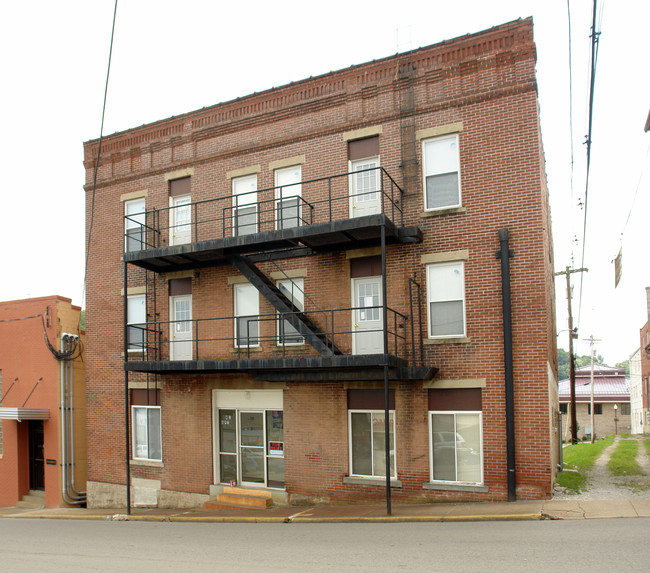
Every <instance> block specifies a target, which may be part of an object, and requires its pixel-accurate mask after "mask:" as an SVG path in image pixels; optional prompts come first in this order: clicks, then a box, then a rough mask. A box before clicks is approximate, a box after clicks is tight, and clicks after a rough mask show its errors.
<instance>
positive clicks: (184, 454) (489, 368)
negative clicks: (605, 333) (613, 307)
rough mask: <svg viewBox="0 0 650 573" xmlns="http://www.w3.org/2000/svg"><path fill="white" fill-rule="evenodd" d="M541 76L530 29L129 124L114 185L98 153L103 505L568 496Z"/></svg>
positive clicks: (97, 396) (99, 489) (522, 26)
mask: <svg viewBox="0 0 650 573" xmlns="http://www.w3.org/2000/svg"><path fill="white" fill-rule="evenodd" d="M535 60H536V54H535V45H534V43H533V25H532V20H531V19H527V20H519V21H516V22H512V23H509V24H504V25H502V26H499V27H496V28H493V29H490V30H487V31H484V32H481V33H478V34H474V35H469V36H465V37H462V38H458V39H455V40H451V41H447V42H443V43H441V44H438V45H433V46H429V47H425V48H421V49H418V50H414V51H412V52H408V53H405V54H399V55H396V56H393V57H389V58H384V59H381V60H376V61H373V62H370V63H366V64H362V65H359V66H353V67H351V68H348V69H345V70H341V71H336V72H332V73H329V74H326V75H323V76H319V77H313V78H309V79H306V80H303V81H299V82H295V83H292V84H290V85H287V86H284V87H279V88H275V89H272V90H268V91H265V92H261V93H257V94H253V95H250V96H247V97H243V98H238V99H237V100H235V101H231V102H227V103H222V104H219V105H215V106H213V107H209V108H204V109H201V110H198V111H194V112H190V113H187V114H185V115H181V116H178V117H173V118H170V119H166V120H162V121H159V122H156V123H154V124H151V125H145V126H142V127H138V128H134V129H131V130H128V131H125V132H123V133H117V134H114V135H112V136H109V137H107V138H105V139H104V140H103V142H102V147H101V155H100V158H99V165H98V173H97V184H96V187H95V188H94V189H93V179H94V170H95V166H96V160H97V155H98V143H99V142H98V141H96V140H95V141H89V142H87V143H86V144H85V166H86V174H87V175H86V181H87V184H86V196H87V218H88V221H89V222H90V221H91V220H92V235H91V236H90V237H89V245H90V251H89V256H88V275H87V276H88V281H87V324H88V348H89V350H88V440H89V485H88V492H89V505H91V506H93V505H94V506H101V505H104V506H116V505H124V504H125V502H126V488H125V487H124V486H125V483H126V482H127V479H128V480H129V481H130V483H131V485H132V490H131V493H130V496H131V503H134V504H135V505H158V506H184V505H185V506H192V505H197V504H200V503H202V502H204V501H206V500H208V499H209V498H211V497H215V496H217V495H218V494H219V493H223V491H225V490H224V488H225V487H226V486H228V485H230V484H231V482H232V484H233V485H234V486H235V489H237V488H252V489H255V488H257V489H259V490H263V491H267V492H271V493H272V494H273V497H274V498H275V499H276V501H278V502H285V503H301V502H310V503H313V502H319V501H325V502H370V501H381V500H382V499H383V498H384V496H385V495H386V486H387V483H386V473H387V471H386V470H387V469H388V471H389V472H390V484H391V489H390V491H391V496H392V498H393V499H396V500H399V501H406V500H435V499H466V500H504V499H509V498H510V499H512V493H515V492H513V491H512V489H515V490H516V496H517V497H518V498H520V499H538V498H546V497H548V496H550V492H551V488H552V483H553V480H554V475H555V471H556V464H557V441H558V438H559V428H558V425H557V419H558V417H557V359H556V347H555V323H554V310H555V309H554V291H553V252H552V240H551V229H550V215H549V205H548V196H547V188H546V179H545V170H544V157H543V150H542V142H541V134H540V125H539V115H538V102H537V86H536V80H535ZM122 226H123V227H124V233H123V232H122ZM87 227H88V228H89V229H90V228H91V226H90V225H87ZM500 239H501V242H500ZM500 249H501V251H500V252H501V253H505V255H504V256H502V257H501V258H498V257H496V256H495V253H496V254H497V255H498V252H497V251H499V250H500ZM513 251H514V253H513ZM508 252H510V254H511V255H512V256H511V257H510V258H508V256H507V253H508ZM508 264H509V273H508V272H507V270H504V272H503V273H502V267H503V268H505V269H507V267H508ZM504 277H505V278H504ZM508 286H509V293H510V304H509V305H508V304H506V306H505V308H509V309H510V310H511V321H508V319H509V318H510V314H509V313H508V312H506V323H510V322H511V329H509V328H505V330H504V311H503V309H504V305H503V296H502V295H503V293H504V288H505V291H508V288H507V287H508ZM506 300H507V298H506ZM504 332H505V333H506V336H505V340H506V344H505V345H504ZM509 332H511V333H512V337H511V345H510V344H509V343H508V341H510V337H509V336H508V333H509ZM510 348H511V349H512V352H511V353H510V351H509V349H510ZM504 349H505V350H504ZM510 354H511V355H512V360H511V361H509V360H508V356H509V355H510ZM510 372H511V374H512V376H510ZM510 377H511V378H512V380H514V382H513V385H512V387H513V392H512V394H510V395H511V396H512V404H513V407H512V416H510V414H509V410H508V409H507V407H506V403H507V396H506V388H507V387H508V379H509V378H510ZM125 388H128V399H129V402H128V408H127V409H126V410H125ZM386 396H387V397H388V401H386ZM386 413H388V423H387V420H386ZM127 420H128V428H127V425H126V422H127ZM507 420H511V421H512V422H513V423H514V426H513V428H514V429H511V431H510V436H509V437H508V435H507V425H508V423H507ZM387 426H388V432H389V434H390V440H389V444H388V446H387V445H386V443H385V440H384V436H385V433H386V427H387ZM127 431H128V433H126V432H127ZM127 444H128V448H129V451H128V452H127V451H126V449H127V446H126V445H127ZM387 450H388V457H389V458H390V463H389V464H386V451H387ZM509 454H512V457H510V455H509ZM127 462H128V465H127ZM509 465H510V466H512V467H511V471H508V467H509ZM509 475H510V476H511V479H512V478H514V479H513V481H511V482H510V484H509V480H508V476H509ZM511 486H514V487H511Z"/></svg>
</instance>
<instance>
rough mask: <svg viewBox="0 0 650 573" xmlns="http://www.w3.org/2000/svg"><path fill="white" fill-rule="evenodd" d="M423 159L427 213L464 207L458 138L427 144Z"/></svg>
mask: <svg viewBox="0 0 650 573" xmlns="http://www.w3.org/2000/svg"><path fill="white" fill-rule="evenodd" d="M422 157H423V166H424V207H425V209H426V210H427V211H431V210H434V209H445V208H448V207H458V206H460V204H461V202H460V201H461V199H460V167H459V165H460V160H459V155H458V134H456V133H454V134H452V135H445V136H442V137H436V138H432V139H426V140H424V141H423V142H422Z"/></svg>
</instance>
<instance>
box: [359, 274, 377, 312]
mask: <svg viewBox="0 0 650 573" xmlns="http://www.w3.org/2000/svg"><path fill="white" fill-rule="evenodd" d="M358 290H359V294H358V296H359V299H358V301H357V305H358V307H359V311H358V312H359V321H362V322H365V321H370V320H379V318H380V310H381V309H380V308H376V307H379V305H380V304H381V301H380V300H379V282H378V281H377V282H369V283H359V289H358ZM373 307H374V308H373Z"/></svg>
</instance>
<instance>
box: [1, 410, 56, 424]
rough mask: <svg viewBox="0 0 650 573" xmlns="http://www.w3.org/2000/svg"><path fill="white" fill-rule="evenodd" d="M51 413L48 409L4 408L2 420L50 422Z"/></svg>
mask: <svg viewBox="0 0 650 573" xmlns="http://www.w3.org/2000/svg"><path fill="white" fill-rule="evenodd" d="M49 419H50V411H49V410H48V409H46V408H2V407H0V420H18V421H19V422H22V421H23V420H49Z"/></svg>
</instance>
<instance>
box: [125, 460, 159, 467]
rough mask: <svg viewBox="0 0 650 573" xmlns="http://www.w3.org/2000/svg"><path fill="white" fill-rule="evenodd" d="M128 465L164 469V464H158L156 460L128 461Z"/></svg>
mask: <svg viewBox="0 0 650 573" xmlns="http://www.w3.org/2000/svg"><path fill="white" fill-rule="evenodd" d="M129 464H131V465H132V466H146V467H149V468H164V467H165V464H164V463H163V462H158V461H156V460H130V461H129Z"/></svg>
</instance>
